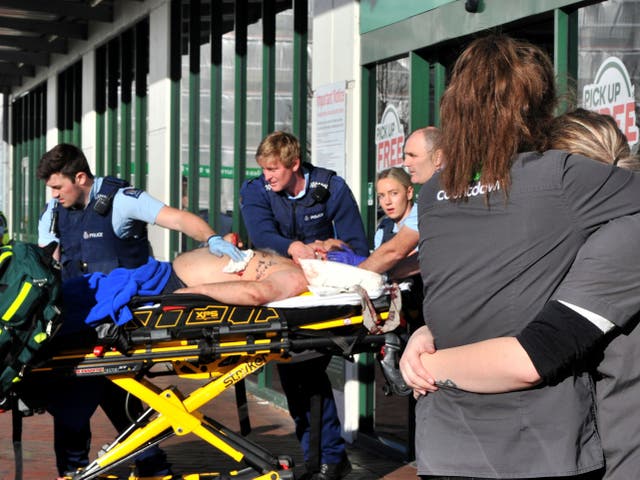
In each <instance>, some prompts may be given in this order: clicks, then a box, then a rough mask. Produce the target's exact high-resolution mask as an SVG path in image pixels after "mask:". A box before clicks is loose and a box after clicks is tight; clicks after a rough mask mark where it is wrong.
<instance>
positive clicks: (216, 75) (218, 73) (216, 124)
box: [209, 3, 223, 232]
mask: <svg viewBox="0 0 640 480" xmlns="http://www.w3.org/2000/svg"><path fill="white" fill-rule="evenodd" d="M222 9H223V6H222V4H221V3H214V4H212V5H211V98H210V102H211V121H210V122H209V128H210V130H209V172H210V175H209V223H210V224H211V225H213V229H214V230H215V231H216V232H217V231H219V230H220V221H219V213H220V210H221V208H222V207H221V203H222V202H221V198H220V196H221V194H222V193H221V192H222V188H221V187H222V172H221V171H222Z"/></svg>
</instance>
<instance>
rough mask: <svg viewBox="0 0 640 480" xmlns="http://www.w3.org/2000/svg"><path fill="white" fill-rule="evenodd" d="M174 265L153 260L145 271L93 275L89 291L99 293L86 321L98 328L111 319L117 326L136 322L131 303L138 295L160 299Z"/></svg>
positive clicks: (129, 270)
mask: <svg viewBox="0 0 640 480" xmlns="http://www.w3.org/2000/svg"><path fill="white" fill-rule="evenodd" d="M170 274H171V263H169V262H159V261H157V260H155V259H153V258H151V257H149V260H148V261H147V263H145V264H144V265H142V266H141V267H138V268H134V269H128V268H116V269H115V270H113V271H112V272H111V273H109V274H108V275H105V274H104V273H92V274H91V275H89V276H88V287H89V289H90V290H92V291H94V292H95V300H96V304H95V306H93V308H91V311H90V312H89V314H88V315H87V317H86V319H85V323H87V324H89V325H94V324H96V323H99V322H100V321H102V320H104V319H105V318H107V317H110V318H111V319H112V320H113V321H114V322H115V324H116V325H123V324H125V323H127V322H128V321H130V320H131V319H132V318H133V314H132V313H131V310H130V309H129V307H128V303H129V301H130V300H131V298H132V297H134V296H135V295H158V294H160V293H161V292H162V289H163V288H164V286H165V285H166V283H167V280H168V279H169V275H170Z"/></svg>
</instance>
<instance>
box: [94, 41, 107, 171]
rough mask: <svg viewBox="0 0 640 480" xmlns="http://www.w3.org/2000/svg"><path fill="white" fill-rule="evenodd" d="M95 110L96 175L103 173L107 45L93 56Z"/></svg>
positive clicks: (98, 49)
mask: <svg viewBox="0 0 640 480" xmlns="http://www.w3.org/2000/svg"><path fill="white" fill-rule="evenodd" d="M94 109H95V112H96V171H95V173H96V175H98V176H103V175H104V174H105V151H104V147H105V132H104V127H105V111H106V109H107V47H106V46H105V45H103V46H101V47H98V48H97V49H96V57H95V96H94Z"/></svg>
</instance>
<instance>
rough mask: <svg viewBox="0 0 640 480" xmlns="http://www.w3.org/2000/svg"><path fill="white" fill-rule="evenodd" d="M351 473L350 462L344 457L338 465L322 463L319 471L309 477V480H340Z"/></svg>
mask: <svg viewBox="0 0 640 480" xmlns="http://www.w3.org/2000/svg"><path fill="white" fill-rule="evenodd" d="M349 473H351V462H349V459H348V458H347V457H344V458H343V459H342V460H341V461H340V463H323V464H322V465H320V471H319V472H316V473H314V474H313V475H311V480H340V479H341V478H344V477H346V476H347V475H349Z"/></svg>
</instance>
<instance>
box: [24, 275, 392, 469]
mask: <svg viewBox="0 0 640 480" xmlns="http://www.w3.org/2000/svg"><path fill="white" fill-rule="evenodd" d="M360 298H361V301H359V302H357V304H353V303H352V304H343V305H327V306H313V307H308V308H290V307H286V306H284V307H280V306H260V307H242V306H230V305H219V304H216V303H212V300H211V299H210V298H208V297H200V296H193V295H184V294H183V295H168V296H163V297H147V298H136V299H135V300H134V302H132V309H133V312H134V320H133V321H132V322H129V323H128V324H126V325H125V326H124V327H117V328H116V327H115V326H114V327H113V328H112V327H111V326H109V327H108V328H107V330H108V331H109V335H108V337H109V338H110V341H109V345H110V346H109V345H107V347H104V346H99V347H96V348H93V347H94V345H85V346H84V347H83V348H79V349H77V350H63V351H59V352H57V353H54V354H53V355H50V356H48V359H47V360H46V361H45V362H44V363H43V364H42V365H41V366H40V367H38V368H35V369H34V370H33V371H32V373H31V374H32V375H38V374H45V373H49V374H56V375H75V376H92V375H102V376H107V377H108V378H109V380H111V381H112V382H114V383H115V384H117V385H118V386H120V387H121V388H123V389H125V390H126V391H127V392H130V393H131V394H132V395H134V396H136V397H138V398H139V399H140V400H142V401H143V402H145V403H146V404H147V405H148V407H149V408H148V410H147V411H146V412H145V413H144V414H143V415H142V417H141V418H139V419H138V420H137V421H136V422H134V424H133V425H132V426H131V427H130V428H129V429H128V430H127V431H126V432H123V433H122V434H121V435H119V436H118V438H117V439H116V440H115V441H113V442H112V443H111V444H110V445H109V446H108V447H106V448H105V449H103V451H102V452H101V454H100V456H99V457H98V458H97V459H96V460H94V461H93V462H92V463H90V464H89V465H88V466H87V467H86V468H84V469H83V470H82V471H78V472H77V473H75V474H74V475H73V476H72V477H69V478H72V479H73V480H86V479H91V478H97V477H100V478H105V477H104V476H103V475H104V474H105V473H107V472H108V471H109V470H110V469H112V468H113V467H115V466H117V465H120V464H123V462H127V461H129V460H131V459H133V458H134V457H135V456H136V455H137V454H139V453H140V452H142V451H144V450H145V449H147V448H150V447H152V446H153V445H157V444H159V443H161V442H162V441H164V440H166V439H167V438H169V437H172V436H174V435H178V436H184V435H187V434H194V435H197V436H198V437H200V438H201V439H202V440H204V441H205V442H207V443H208V444H210V445H211V446H212V447H214V448H216V449H218V450H219V451H221V452H223V453H224V454H226V455H227V456H229V457H230V458H232V459H233V460H235V461H236V462H238V465H239V469H238V470H235V471H232V472H226V473H215V474H214V473H194V474H189V475H184V476H182V477H178V478H184V479H189V480H196V479H208V478H229V479H231V478H233V479H253V480H267V479H268V480H278V479H293V478H294V474H293V469H292V467H293V461H292V459H291V458H290V457H288V456H286V455H285V456H274V455H273V454H271V453H270V452H268V451H267V450H265V449H264V448H262V447H260V446H259V445H256V444H255V443H253V442H251V441H249V440H248V439H246V438H244V437H243V436H242V435H240V434H238V433H236V432H233V431H231V430H229V429H228V428H226V427H225V426H224V425H221V424H220V423H218V422H216V421H215V420H214V419H212V418H209V417H207V416H205V415H203V414H202V413H201V412H200V411H199V409H200V408H201V407H203V406H204V405H206V404H207V403H208V402H211V401H212V400H214V399H215V398H216V397H217V396H218V395H220V394H221V393H222V392H224V391H225V390H226V389H228V388H230V387H232V386H234V385H236V384H237V383H238V382H240V381H242V380H243V379H244V378H245V377H247V376H248V375H250V374H253V373H256V372H257V371H259V370H260V369H261V368H262V367H264V366H265V365H266V364H268V363H269V362H274V361H276V362H280V361H287V360H288V359H290V358H291V356H292V355H295V354H296V353H297V352H301V351H304V350H317V351H320V352H325V353H328V354H333V355H342V356H344V357H347V358H348V357H350V356H351V355H353V354H355V353H359V352H364V351H380V349H381V347H382V346H383V345H384V344H385V343H387V344H388V345H387V348H388V349H395V351H397V350H398V349H399V345H400V341H399V338H398V336H397V335H396V333H393V332H392V331H393V330H394V329H396V327H397V326H398V325H399V310H400V295H399V293H398V290H397V287H395V286H394V288H392V289H391V290H389V289H387V291H386V293H385V294H383V295H382V296H381V297H379V298H378V299H375V300H373V301H371V300H369V298H368V297H367V295H366V293H365V292H360ZM364 325H367V327H366V328H365V326H364ZM371 332H375V333H371ZM92 348H93V351H92ZM52 349H53V351H54V352H56V351H57V349H56V347H55V342H53V347H52ZM394 362H397V358H396V359H395V360H394V359H388V361H387V367H388V368H390V369H392V368H393V367H394V365H393V363H394ZM167 365H169V366H170V369H169V370H167ZM167 372H168V373H169V374H175V375H178V376H180V377H184V378H191V379H200V380H202V379H207V380H208V381H206V382H205V383H204V384H203V383H202V382H194V383H197V388H194V390H193V391H191V392H188V393H183V392H180V391H178V389H177V388H175V387H171V388H165V389H161V388H159V387H157V386H156V385H155V384H154V383H153V379H154V377H157V376H159V375H167ZM106 478H116V477H108V476H107V477H106ZM130 478H132V477H130ZM173 478H176V477H173Z"/></svg>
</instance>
